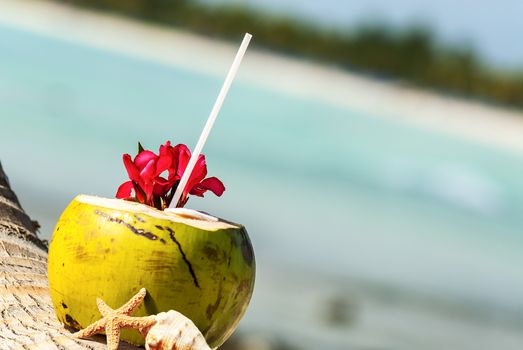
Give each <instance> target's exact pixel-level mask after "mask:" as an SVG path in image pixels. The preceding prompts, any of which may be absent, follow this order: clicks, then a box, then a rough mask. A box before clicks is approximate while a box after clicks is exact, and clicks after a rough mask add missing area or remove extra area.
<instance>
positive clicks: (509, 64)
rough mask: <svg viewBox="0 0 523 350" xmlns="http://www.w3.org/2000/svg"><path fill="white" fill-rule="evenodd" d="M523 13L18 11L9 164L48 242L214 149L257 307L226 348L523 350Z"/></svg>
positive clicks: (215, 202)
mask: <svg viewBox="0 0 523 350" xmlns="http://www.w3.org/2000/svg"><path fill="white" fill-rule="evenodd" d="M522 14H523V3H522V2H521V1H519V0H497V1H491V0H488V1H482V2H480V3H478V2H477V1H469V0H466V1H460V2H455V1H450V0H440V1H421V0H419V1H414V0H397V1H384V0H372V1H363V0H325V1H312V0H287V1H276V0H263V1H262V0H249V1H247V0H243V1H242V0H236V1H225V0H223V1H220V0H205V1H168V0H154V1H153V0H132V1H131V0H129V1H116V0H105V1H104V0H69V1H30V0H25V1H16V0H0V161H1V162H2V165H3V167H4V169H5V171H6V172H7V174H8V175H9V176H10V180H11V184H12V186H13V188H14V189H15V191H16V193H17V194H18V196H19V197H20V200H21V202H22V204H23V206H24V208H25V209H26V211H27V212H28V213H29V214H30V215H31V216H32V217H33V218H34V219H36V220H38V221H39V222H40V224H41V229H40V236H41V237H43V238H47V239H48V238H49V237H50V234H51V232H52V230H53V226H54V223H55V222H56V220H57V219H58V217H59V215H60V213H61V211H62V210H63V209H64V208H65V206H66V205H67V203H68V202H69V201H70V200H71V199H72V198H73V197H74V196H75V195H76V194H79V193H87V194H96V195H100V196H106V197H113V196H114V195H115V192H116V189H117V187H118V186H119V185H120V183H122V182H123V181H125V180H126V172H125V169H124V167H123V164H122V161H121V156H122V154H123V153H131V154H135V153H136V144H137V141H140V142H141V143H142V144H143V145H144V146H145V147H146V148H149V149H152V150H154V151H156V150H157V148H158V146H159V145H160V144H161V143H164V142H165V141H166V140H171V141H172V142H173V143H186V144H187V145H188V146H189V147H190V148H193V147H194V145H195V144H196V141H197V139H198V136H199V133H200V131H201V129H202V127H203V125H204V123H205V120H206V118H207V116H208V113H209V111H210V109H211V107H212V105H213V103H214V100H215V98H216V96H217V94H218V91H219V89H220V87H221V84H222V81H223V79H224V77H225V74H226V72H227V70H228V68H229V65H230V63H231V62H232V58H233V57H234V53H235V51H236V49H237V45H239V43H240V41H241V38H242V37H243V33H244V32H246V31H248V32H250V33H252V34H253V35H254V38H253V41H252V43H251V47H250V49H249V51H248V53H247V55H246V57H245V59H244V62H243V64H242V67H241V68H240V72H239V74H238V77H237V79H236V81H235V82H234V84H233V87H232V89H231V91H230V93H229V96H228V97H227V100H226V102H225V104H224V107H223V109H222V110H221V113H220V117H219V118H218V122H217V123H216V126H215V128H214V130H213V132H212V134H211V136H210V138H209V141H208V142H207V145H206V148H205V150H204V153H205V154H206V156H207V162H208V169H209V175H211V176H217V177H219V178H220V179H221V180H222V181H223V182H224V183H225V185H226V187H227V190H226V192H225V194H224V195H223V197H222V198H216V197H213V196H212V194H209V195H207V197H208V198H207V197H206V198H205V199H200V198H192V199H190V201H189V203H188V207H191V208H194V209H199V210H205V211H208V212H211V213H213V214H214V215H217V216H220V217H223V218H226V219H228V220H232V221H236V222H241V223H243V224H244V225H245V226H246V227H247V229H248V231H249V234H250V236H251V239H252V241H253V245H254V247H255V252H256V258H257V266H258V270H257V281H256V288H255V292H254V295H253V298H252V300H251V305H250V307H249V309H248V311H247V313H246V315H245V317H244V319H243V321H242V323H241V324H240V327H239V329H238V331H237V332H236V334H235V335H234V337H233V338H232V339H231V340H230V341H229V342H228V343H227V344H226V345H224V347H223V349H229V350H231V349H237V350H238V349H252V350H257V349H264V350H266V349H267V350H268V349H274V350H276V349H278V350H281V349H349V350H350V349H369V350H370V349H373V350H378V349H383V350H389V349H391V350H392V349H474V350H478V349H505V350H508V349H522V348H523V177H522V175H523V111H522V108H523V45H519V42H520V41H521V40H520V39H521V38H520V36H521V32H523V22H522V21H521V15H522Z"/></svg>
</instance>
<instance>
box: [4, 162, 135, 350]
mask: <svg viewBox="0 0 523 350" xmlns="http://www.w3.org/2000/svg"><path fill="white" fill-rule="evenodd" d="M36 229H37V224H36V223H35V222H33V221H31V219H30V218H29V216H28V215H27V214H26V213H25V212H24V210H23V209H22V207H21V206H20V203H19V201H18V198H17V197H16V195H15V194H14V192H13V191H12V190H11V188H10V186H9V181H8V179H7V176H6V175H5V173H4V171H3V169H2V165H1V164H0V321H1V322H0V349H2V350H10V349H13V350H14V349H46V350H47V349H60V350H62V349H73V350H80V349H91V350H98V349H106V345H105V337H104V336H98V337H96V338H93V340H78V339H75V338H73V337H72V336H71V334H72V331H73V330H70V329H66V328H64V326H63V325H62V324H61V323H59V322H58V320H57V319H56V317H55V312H54V309H53V305H52V303H51V298H50V296H49V287H48V283H47V247H46V245H45V243H44V242H43V241H41V240H40V239H39V238H38V237H37V235H36ZM120 349H128V350H130V349H137V347H134V346H131V345H129V344H126V343H123V342H122V343H121V344H120Z"/></svg>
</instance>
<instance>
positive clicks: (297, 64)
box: [0, 0, 523, 153]
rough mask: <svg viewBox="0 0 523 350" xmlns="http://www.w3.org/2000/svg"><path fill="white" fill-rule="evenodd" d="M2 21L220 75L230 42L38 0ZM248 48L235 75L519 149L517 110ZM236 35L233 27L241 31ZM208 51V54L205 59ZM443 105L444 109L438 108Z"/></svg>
mask: <svg viewBox="0 0 523 350" xmlns="http://www.w3.org/2000/svg"><path fill="white" fill-rule="evenodd" d="M0 8H1V11H0V24H2V25H5V26H11V27H15V28H18V29H22V30H26V31H31V32H35V33H38V34H40V35H46V36H50V37H54V38H59V39H63V40H69V41H73V42H78V43H82V44H85V45H89V46H92V47H96V48H100V49H103V50H110V51H114V52H119V53H123V54H129V55H132V56H135V57H141V58H143V59H146V60H151V61H156V62H161V63H162V64H167V65H175V66H178V67H184V68H186V69H189V70H198V71H203V72H206V73H209V74H213V75H216V76H218V77H222V76H224V75H225V73H226V71H227V69H228V66H229V64H230V62H231V60H232V58H233V57H234V53H235V50H236V46H235V45H234V44H231V43H227V42H222V41H218V40H214V39H209V38H206V37H202V36H199V35H195V34H191V33H188V32H186V31H181V30H175V29H172V28H166V27H161V26H156V25H151V24H144V23H142V22H137V21H133V20H129V19H125V18H121V17H118V16H111V15H107V14H102V13H95V12H91V11H86V10H79V9H75V8H72V7H70V6H67V5H63V4H57V3H51V2H46V1H39V0H27V1H23V2H20V1H16V0H0ZM253 34H254V40H253V45H252V48H251V49H250V50H249V52H248V53H247V56H246V59H245V60H244V63H243V65H242V68H241V70H240V73H239V76H238V80H244V81H248V82H249V83H252V84H255V85H258V86H262V87H267V88H270V89H275V90H278V91H281V92H284V93H288V94H292V95H294V96H297V97H300V98H305V99H311V100H318V101H322V102H327V103H329V104H332V105H335V106H339V107H341V108H345V109H349V110H353V111H358V112H363V113H366V114H369V115H370V116H373V117H381V118H393V119H394V120H396V121H398V122H401V123H407V124H411V125H414V126H416V127H421V128H428V129H431V130H437V131H439V132H443V133H447V134H450V135H454V136H457V137H462V138H466V139H468V140H471V141H474V142H480V143H484V144H487V145H491V146H493V147H501V148H503V149H507V150H511V151H514V152H518V153H523V138H522V137H521V135H522V134H523V112H521V111H516V110H511V109H506V108H502V107H496V106H491V105H486V104H483V103H480V102H473V101H468V100H463V99H458V98H452V97H448V96H443V95H440V94H436V93H433V92H427V91H422V90H419V89H414V88H411V87H406V86H402V85H401V84H397V83H390V82H383V81H378V80H373V79H370V78H367V77H364V76H361V75H358V74H354V73H350V72H347V71H345V70H341V69H337V68H335V67H329V66H326V65H322V64H317V63H312V62H308V61H304V60H299V59H295V58H288V57H285V56H282V55H278V54H275V53H270V52H264V51H261V50H259V49H257V48H256V33H253ZM240 37H241V36H240V35H239V38H240ZM209 57H212V60H209ZM441 111H445V112H444V113H441Z"/></svg>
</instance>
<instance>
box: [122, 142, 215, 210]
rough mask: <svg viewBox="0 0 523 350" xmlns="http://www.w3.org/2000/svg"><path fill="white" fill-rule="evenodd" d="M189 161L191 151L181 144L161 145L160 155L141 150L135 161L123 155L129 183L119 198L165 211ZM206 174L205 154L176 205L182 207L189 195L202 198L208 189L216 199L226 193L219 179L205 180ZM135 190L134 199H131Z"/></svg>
mask: <svg viewBox="0 0 523 350" xmlns="http://www.w3.org/2000/svg"><path fill="white" fill-rule="evenodd" d="M190 158H191V151H189V149H188V148H187V146H185V145H183V144H178V145H176V146H174V147H173V146H171V143H170V142H169V141H167V142H166V143H165V145H161V146H160V150H159V154H158V155H157V154H155V153H153V152H151V151H148V150H141V151H140V152H139V153H138V155H137V156H136V157H135V158H134V161H133V160H132V159H131V156H130V155H129V154H124V155H123V162H124V165H125V169H126V170H127V174H128V175H129V179H130V181H127V182H124V183H123V184H122V185H120V187H119V188H118V191H117V193H116V198H123V199H128V200H135V201H138V202H141V203H144V204H147V205H150V206H153V207H156V208H158V209H165V208H166V207H168V206H169V203H170V202H171V199H172V196H173V195H174V192H175V191H176V187H177V186H178V183H179V182H180V179H181V177H182V175H183V172H184V171H185V168H186V167H187V164H188V163H189V159H190ZM206 175H207V165H206V163H205V156H204V155H203V154H202V155H200V156H199V158H198V161H197V162H196V165H195V167H194V169H193V172H192V174H191V176H190V178H189V181H188V182H187V186H186V187H185V189H184V191H183V194H182V197H181V199H180V201H179V202H178V205H177V206H179V207H183V206H184V205H185V203H187V200H188V196H189V194H192V195H195V196H199V197H203V194H204V193H205V192H206V191H207V190H210V191H212V192H213V193H214V194H216V195H217V196H221V195H222V194H223V192H224V191H225V187H224V186H223V183H222V182H221V181H220V180H218V179H217V178H216V177H209V178H205V176H206ZM133 190H134V193H135V196H134V197H132V196H131V192H132V191H133Z"/></svg>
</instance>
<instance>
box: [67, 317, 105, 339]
mask: <svg viewBox="0 0 523 350" xmlns="http://www.w3.org/2000/svg"><path fill="white" fill-rule="evenodd" d="M105 323H106V320H105V319H101V320H98V321H96V322H95V323H93V324H91V325H89V326H87V327H86V328H84V329H82V330H80V331H78V332H76V333H74V334H73V336H75V337H76V338H89V337H90V336H92V335H93V334H98V333H100V332H102V331H103V330H104V329H105Z"/></svg>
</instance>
